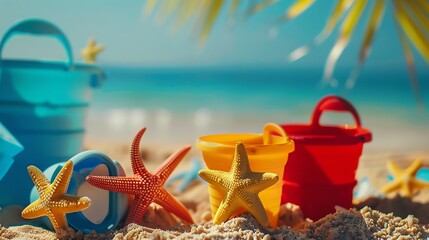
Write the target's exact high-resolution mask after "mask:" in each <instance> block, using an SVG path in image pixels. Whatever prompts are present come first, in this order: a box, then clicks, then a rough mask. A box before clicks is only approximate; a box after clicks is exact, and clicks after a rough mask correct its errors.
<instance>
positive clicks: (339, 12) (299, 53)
mask: <svg viewBox="0 0 429 240" xmlns="http://www.w3.org/2000/svg"><path fill="white" fill-rule="evenodd" d="M351 4H352V0H339V1H338V3H337V4H336V5H335V8H334V10H333V12H332V14H331V17H330V18H329V20H328V22H327V23H326V25H325V27H324V28H323V30H322V32H320V33H319V34H318V35H317V36H316V37H315V38H314V40H313V41H312V42H311V43H310V44H306V45H304V46H301V47H299V48H297V49H296V50H294V51H293V52H292V53H290V54H289V56H288V59H289V61H291V62H294V61H296V60H298V59H300V58H302V57H304V56H305V55H307V53H309V52H310V51H311V49H312V48H314V47H316V46H318V45H320V44H321V43H323V42H324V41H325V39H326V38H328V37H329V36H330V35H331V33H332V31H333V30H334V28H335V26H337V24H338V22H339V20H340V18H341V17H342V16H343V15H344V13H345V12H346V11H347V10H348V9H349V7H350V6H351Z"/></svg>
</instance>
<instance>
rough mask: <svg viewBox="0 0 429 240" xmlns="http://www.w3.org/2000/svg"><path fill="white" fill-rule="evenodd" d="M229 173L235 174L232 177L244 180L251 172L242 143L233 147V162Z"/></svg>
mask: <svg viewBox="0 0 429 240" xmlns="http://www.w3.org/2000/svg"><path fill="white" fill-rule="evenodd" d="M230 172H232V173H236V174H235V175H234V176H235V177H236V178H240V179H243V178H245V176H247V175H248V174H249V173H250V172H251V170H250V163H249V158H248V157H247V152H246V148H245V147H244V144H242V143H237V144H236V146H235V153H234V161H232V166H231V171H230Z"/></svg>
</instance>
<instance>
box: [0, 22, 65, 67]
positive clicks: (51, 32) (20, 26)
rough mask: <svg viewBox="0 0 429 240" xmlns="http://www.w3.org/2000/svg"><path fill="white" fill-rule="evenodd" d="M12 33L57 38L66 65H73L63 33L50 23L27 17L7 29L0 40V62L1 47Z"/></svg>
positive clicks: (0, 56) (0, 58)
mask: <svg viewBox="0 0 429 240" xmlns="http://www.w3.org/2000/svg"><path fill="white" fill-rule="evenodd" d="M14 35H38V36H47V37H53V38H56V39H58V40H59V41H60V42H61V44H62V46H63V47H64V49H65V50H66V53H67V57H68V62H67V67H68V68H69V69H70V68H72V66H73V54H72V50H71V46H70V43H69V41H68V40H67V37H66V36H65V35H64V33H63V32H62V31H61V30H60V29H59V28H58V27H57V26H55V25H53V24H52V23H50V22H48V21H45V20H41V19H27V20H24V21H21V22H19V23H17V24H15V25H14V26H12V27H11V28H9V29H8V30H7V32H6V33H5V34H4V37H3V39H2V40H1V42H0V62H1V61H2V53H3V48H4V46H5V45H6V43H7V42H8V41H9V40H10V38H12V37H13V36H14Z"/></svg>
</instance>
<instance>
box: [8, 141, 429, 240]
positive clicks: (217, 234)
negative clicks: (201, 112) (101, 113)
mask: <svg viewBox="0 0 429 240" xmlns="http://www.w3.org/2000/svg"><path fill="white" fill-rule="evenodd" d="M87 146H88V147H87V148H88V149H97V150H100V151H102V152H105V153H106V154H108V155H109V156H111V157H112V158H114V159H116V160H120V162H121V164H122V165H123V166H124V168H125V170H126V172H127V173H128V174H129V173H131V167H130V163H129V159H128V153H129V144H121V143H112V142H100V141H89V142H87ZM177 147H178V146H169V147H168V148H166V147H162V146H153V145H152V146H151V145H146V144H144V145H143V149H142V156H143V157H144V159H145V164H146V166H147V167H148V169H149V170H154V169H155V168H156V167H157V166H158V165H159V164H160V162H162V161H163V160H165V158H166V157H167V156H168V155H169V154H170V153H171V152H173V151H174V150H175V149H176V148H177ZM196 156H197V157H200V155H199V153H198V152H197V151H196V150H193V151H192V152H191V153H190V154H189V156H188V157H187V158H186V159H185V160H184V162H183V163H181V164H180V165H179V167H178V169H177V170H176V171H175V172H178V171H181V170H183V169H186V168H187V167H189V166H190V164H191V161H190V160H191V159H192V158H193V157H196ZM417 157H420V158H421V159H422V160H423V162H424V165H426V166H429V159H428V157H429V154H428V153H410V154H407V155H403V156H398V155H391V154H388V153H379V154H372V155H365V156H363V157H362V159H361V162H360V166H359V170H358V172H357V177H358V179H360V178H361V177H363V176H367V177H368V178H369V179H370V181H371V183H372V184H373V185H374V186H375V188H377V189H379V188H380V187H381V186H382V185H383V184H385V183H386V182H387V178H386V174H387V170H386V168H385V163H386V161H387V160H393V161H395V162H397V163H398V164H400V165H401V166H403V167H406V166H407V165H408V164H409V163H410V162H411V161H412V160H415V159H416V158H417ZM425 157H426V158H425ZM173 174H174V173H173ZM175 187H176V185H174V184H173V185H172V186H169V187H168V190H169V191H170V192H172V193H173V194H175V195H176V196H177V198H178V199H179V200H180V201H181V202H182V203H183V204H184V205H185V206H186V207H187V208H188V209H189V211H190V213H191V215H192V217H193V219H194V221H195V225H190V224H186V223H182V222H180V220H179V219H177V218H176V217H175V216H172V215H171V214H169V213H168V212H166V211H165V210H164V209H162V207H160V206H157V205H155V204H152V205H151V206H150V208H149V210H148V211H147V212H146V214H145V216H144V219H143V224H142V225H143V226H139V225H136V224H130V225H128V226H125V227H122V228H119V229H117V230H115V231H111V232H109V233H106V234H96V233H89V234H83V233H82V232H75V231H74V230H72V229H67V230H65V231H63V232H61V233H59V234H55V233H53V232H51V231H48V230H44V229H42V228H39V227H35V226H29V225H23V226H10V225H11V224H13V221H14V220H16V221H17V220H18V218H17V216H18V215H19V210H20V208H19V207H13V208H6V209H2V210H1V211H0V223H1V224H2V225H3V226H2V227H0V239H55V238H60V239H144V238H149V239H173V238H177V239H195V238H198V239H225V238H228V239H427V238H428V237H429V229H428V228H429V225H428V224H429V189H426V190H423V191H421V192H419V193H417V194H416V196H414V197H413V198H405V197H401V196H399V195H396V194H390V195H388V196H386V197H385V198H378V197H374V196H373V197H368V198H364V199H356V200H355V202H356V209H350V210H343V209H341V208H339V209H338V211H337V213H335V214H331V215H328V216H326V217H325V218H322V219H320V220H319V221H316V222H312V221H311V220H310V219H304V218H303V216H302V212H301V210H300V209H299V207H298V206H295V205H293V204H285V205H283V206H281V209H280V214H279V227H277V228H275V229H269V228H265V227H262V226H261V225H259V224H258V223H257V221H256V220H255V219H254V218H253V216H251V215H249V214H243V215H241V216H238V217H236V218H233V219H230V220H229V221H227V222H225V223H222V224H220V225H213V224H212V223H211V213H210V204H209V199H208V191H207V186H206V185H205V184H203V183H201V182H198V181H196V182H194V183H193V185H192V186H190V187H189V188H188V189H186V190H185V192H184V193H181V194H180V193H177V192H175V189H176V188H175ZM20 220H22V219H20ZM33 224H34V223H33ZM7 226H9V227H7Z"/></svg>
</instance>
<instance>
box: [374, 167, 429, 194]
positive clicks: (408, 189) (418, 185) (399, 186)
mask: <svg viewBox="0 0 429 240" xmlns="http://www.w3.org/2000/svg"><path fill="white" fill-rule="evenodd" d="M421 166H422V162H421V161H420V160H415V161H414V162H413V163H412V164H411V165H410V166H409V167H408V168H407V169H405V170H404V169H401V168H400V167H398V165H396V164H395V163H394V162H388V163H387V168H388V169H389V171H390V172H391V173H392V174H393V177H394V180H393V181H392V182H391V183H389V184H387V186H385V187H384V188H383V189H382V190H381V191H382V192H383V193H384V194H386V193H390V192H393V191H397V190H399V193H400V194H401V195H404V196H407V197H411V196H412V195H413V192H414V190H416V189H423V188H427V187H429V182H423V181H420V180H418V179H416V174H417V171H418V170H419V169H420V167H421Z"/></svg>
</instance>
